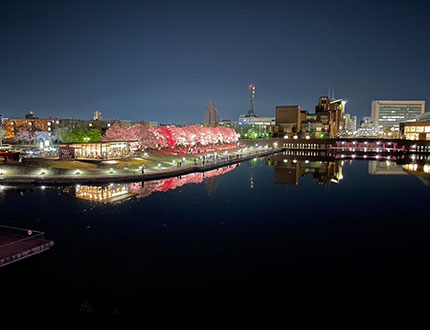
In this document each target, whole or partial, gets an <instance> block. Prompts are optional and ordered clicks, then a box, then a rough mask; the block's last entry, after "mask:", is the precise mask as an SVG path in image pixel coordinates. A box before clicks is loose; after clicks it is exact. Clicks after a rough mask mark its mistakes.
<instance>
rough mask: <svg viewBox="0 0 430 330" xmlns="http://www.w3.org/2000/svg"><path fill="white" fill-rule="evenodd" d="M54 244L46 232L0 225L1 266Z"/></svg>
mask: <svg viewBox="0 0 430 330" xmlns="http://www.w3.org/2000/svg"><path fill="white" fill-rule="evenodd" d="M53 245H54V242H53V241H51V240H46V239H45V238H44V233H43V232H39V231H33V230H28V229H22V228H15V227H8V226H0V267H3V266H6V265H9V264H11V263H13V262H15V261H19V260H22V259H25V258H28V257H30V256H32V255H35V254H38V253H40V252H43V251H46V250H48V249H49V248H51V247H52V246H53Z"/></svg>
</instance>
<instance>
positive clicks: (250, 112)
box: [246, 84, 257, 117]
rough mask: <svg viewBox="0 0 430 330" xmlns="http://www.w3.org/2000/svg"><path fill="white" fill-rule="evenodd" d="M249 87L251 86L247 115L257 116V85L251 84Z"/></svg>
mask: <svg viewBox="0 0 430 330" xmlns="http://www.w3.org/2000/svg"><path fill="white" fill-rule="evenodd" d="M248 88H249V108H248V113H247V114H246V116H247V117H257V116H256V115H255V111H254V98H255V86H254V85H252V84H251V85H249V86H248Z"/></svg>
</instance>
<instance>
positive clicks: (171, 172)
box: [0, 148, 283, 186]
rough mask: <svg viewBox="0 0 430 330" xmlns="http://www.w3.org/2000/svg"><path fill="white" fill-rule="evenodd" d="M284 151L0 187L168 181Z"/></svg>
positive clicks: (4, 180) (14, 180) (7, 180)
mask: <svg viewBox="0 0 430 330" xmlns="http://www.w3.org/2000/svg"><path fill="white" fill-rule="evenodd" d="M281 151H283V149H280V148H279V149H270V150H267V151H262V152H255V153H250V154H248V155H246V156H245V155H244V156H241V157H239V158H232V159H227V160H218V161H209V162H207V164H204V165H194V164H190V165H183V166H182V167H173V166H172V167H171V168H168V169H162V170H148V171H147V173H145V174H141V173H135V174H132V173H130V174H121V175H115V174H108V175H98V176H97V175H93V176H91V175H85V176H84V175H76V176H64V175H63V176H42V175H39V176H14V177H7V176H0V185H14V186H15V185H28V184H31V185H42V186H49V185H71V184H92V183H114V182H135V181H151V180H159V179H167V178H170V177H176V176H181V175H186V174H190V173H195V172H206V171H210V170H214V169H217V168H220V167H224V166H228V165H233V164H237V163H241V162H244V161H247V160H250V159H254V158H256V157H265V156H269V155H272V154H275V153H278V152H281Z"/></svg>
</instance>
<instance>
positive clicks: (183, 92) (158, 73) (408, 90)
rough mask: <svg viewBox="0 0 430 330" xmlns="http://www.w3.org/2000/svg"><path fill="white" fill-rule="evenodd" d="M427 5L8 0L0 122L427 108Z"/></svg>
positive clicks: (1, 11)
mask: <svg viewBox="0 0 430 330" xmlns="http://www.w3.org/2000/svg"><path fill="white" fill-rule="evenodd" d="M429 9H430V5H428V4H426V2H425V1H353V2H352V1H243V2H242V1H210V2H205V1H195V2H191V1H127V0H122V1H107V0H106V1H89V0H88V1H77V0H74V1H60V0H58V1H36V0H34V1H19V0H11V1H9V0H1V1H0V42H1V48H0V114H3V115H4V116H6V117H22V116H23V115H24V114H25V113H26V112H28V110H29V109H30V108H32V109H33V111H34V112H35V113H36V114H37V115H38V116H40V117H48V116H52V117H65V118H70V117H72V118H82V119H86V118H90V117H92V114H93V112H94V111H95V110H97V109H99V110H100V111H102V113H103V116H104V118H106V119H108V118H118V119H130V120H140V119H141V117H142V116H144V117H145V119H147V120H154V121H159V122H162V123H173V122H177V123H182V122H183V123H193V122H201V121H203V119H204V116H205V107H206V106H207V103H208V101H209V100H212V101H213V102H215V103H216V104H217V106H218V111H219V114H220V116H221V118H222V119H234V120H237V117H238V116H239V115H240V114H242V113H246V112H247V107H248V94H249V92H248V89H247V86H248V85H249V84H250V83H252V84H255V85H256V87H257V94H256V99H255V107H256V113H257V115H261V116H274V108H275V106H276V105H281V104H288V103H289V102H291V103H292V104H300V105H301V106H302V108H304V109H308V110H310V111H311V112H313V111H314V107H315V105H316V103H317V100H318V97H319V96H322V95H327V92H328V87H332V88H334V89H335V95H336V97H342V98H344V99H347V100H348V104H347V111H348V112H350V113H352V114H353V115H358V116H359V117H362V116H366V115H369V114H370V102H371V101H372V100H374V99H419V100H423V99H424V100H426V101H430V100H428V96H429V95H430V64H429V61H430V18H429V14H428V13H429Z"/></svg>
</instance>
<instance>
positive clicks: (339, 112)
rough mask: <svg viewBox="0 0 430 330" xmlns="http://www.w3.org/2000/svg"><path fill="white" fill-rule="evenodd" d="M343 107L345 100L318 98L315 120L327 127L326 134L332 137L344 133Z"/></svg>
mask: <svg viewBox="0 0 430 330" xmlns="http://www.w3.org/2000/svg"><path fill="white" fill-rule="evenodd" d="M345 105H346V101H345V100H342V99H337V100H334V99H331V98H329V97H327V96H323V97H320V98H319V101H318V105H317V106H316V107H315V114H316V116H317V120H318V121H319V122H321V123H322V124H324V125H328V132H327V133H329V134H330V136H332V137H335V136H339V135H343V133H344V131H345V119H346V116H345Z"/></svg>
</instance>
